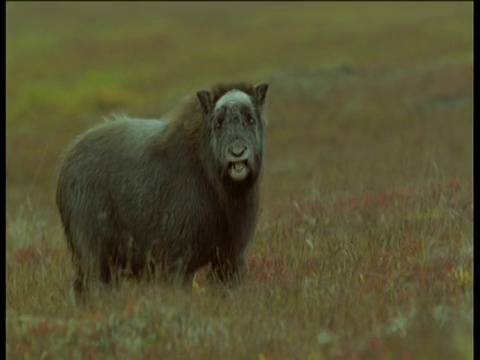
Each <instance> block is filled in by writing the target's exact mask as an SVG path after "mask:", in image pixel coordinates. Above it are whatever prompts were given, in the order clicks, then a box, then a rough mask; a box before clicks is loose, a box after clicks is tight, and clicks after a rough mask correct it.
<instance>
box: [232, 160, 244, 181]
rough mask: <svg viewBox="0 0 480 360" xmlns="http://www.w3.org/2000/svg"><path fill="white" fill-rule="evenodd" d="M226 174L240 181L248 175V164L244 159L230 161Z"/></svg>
mask: <svg viewBox="0 0 480 360" xmlns="http://www.w3.org/2000/svg"><path fill="white" fill-rule="evenodd" d="M228 175H230V177H231V178H232V180H233V181H242V180H243V179H245V178H246V177H247V175H248V166H247V162H246V161H238V162H231V163H230V164H229V168H228Z"/></svg>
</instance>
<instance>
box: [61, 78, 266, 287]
mask: <svg viewBox="0 0 480 360" xmlns="http://www.w3.org/2000/svg"><path fill="white" fill-rule="evenodd" d="M267 90H268V84H265V83H261V84H258V85H256V86H254V85H252V84H248V83H231V84H219V85H216V86H213V87H212V88H211V89H210V90H209V91H207V90H203V91H198V92H197V93H196V95H195V96H190V97H189V98H187V99H186V100H185V102H184V103H182V105H180V106H179V107H178V108H176V109H174V110H173V111H171V112H170V113H167V114H166V115H165V116H164V117H163V118H161V119H158V120H146V119H131V118H128V117H127V116H117V117H116V119H114V120H112V121H108V122H105V123H102V124H100V125H97V126H95V127H93V128H91V129H90V130H88V131H87V132H85V133H84V134H83V135H81V136H80V137H79V138H78V139H77V140H75V141H74V143H73V144H72V145H71V146H70V148H69V149H68V150H67V151H66V153H65V155H64V156H63V159H62V161H61V164H60V170H59V177H58V186H57V193H56V204H57V207H58V210H59V213H60V217H61V221H62V225H63V228H64V232H65V237H66V241H67V244H68V247H69V249H70V251H71V254H72V261H73V264H74V267H75V271H76V275H75V280H74V285H73V288H74V290H75V293H76V294H77V295H79V294H82V293H84V292H85V290H87V289H88V288H89V285H90V284H91V283H92V281H97V282H98V280H99V281H100V283H104V284H108V283H110V282H111V281H112V280H115V279H118V276H124V275H126V274H130V275H134V276H139V275H143V274H146V273H148V274H150V275H151V274H158V273H159V269H161V270H160V272H161V273H162V274H163V275H162V276H165V277H166V278H167V279H171V278H173V277H174V276H175V277H176V278H178V277H177V276H180V279H182V280H183V281H191V280H192V277H193V275H194V272H195V271H196V270H197V269H199V268H200V267H203V266H205V265H208V264H210V265H211V270H212V274H213V276H214V278H215V279H217V281H220V282H222V283H227V284H230V283H238V281H240V280H241V277H242V276H241V275H242V273H243V270H244V266H245V250H246V247H247V245H248V244H249V243H250V241H251V240H252V237H253V233H254V229H255V226H256V223H257V218H258V212H259V178H260V175H261V172H262V163H263V154H264V127H265V120H264V117H263V107H264V103H265V97H266V94H267Z"/></svg>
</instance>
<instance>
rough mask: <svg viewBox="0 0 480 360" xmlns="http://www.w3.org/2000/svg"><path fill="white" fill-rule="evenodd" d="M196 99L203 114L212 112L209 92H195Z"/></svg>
mask: <svg viewBox="0 0 480 360" xmlns="http://www.w3.org/2000/svg"><path fill="white" fill-rule="evenodd" d="M197 97H198V100H199V101H200V105H202V109H203V112H204V113H205V114H208V113H209V112H210V110H212V97H211V95H210V92H209V91H206V90H201V91H197Z"/></svg>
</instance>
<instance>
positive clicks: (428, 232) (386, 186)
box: [5, 2, 473, 360]
mask: <svg viewBox="0 0 480 360" xmlns="http://www.w3.org/2000/svg"><path fill="white" fill-rule="evenodd" d="M6 22H7V23H6V162H7V163H6V197H7V198H6V210H7V215H6V240H5V241H6V243H5V245H6V354H7V358H8V359H39V358H41V359H65V358H69V359H259V360H266V359H473V2H470V3H468V2H454V3H448V2H442V3H435V2H425V3H415V2H408V3H400V2H394V3H346V2H339V3H328V2H325V3H324V2H310V3H288V2H281V3H255V2H249V3H243V4H242V3H186V2H184V3H176V4H175V3H153V2H152V3H88V4H87V3H12V2H8V3H7V4H6ZM230 80H247V81H252V82H254V83H256V82H260V81H266V82H268V83H269V84H270V89H269V93H268V95H267V104H266V110H265V111H266V117H267V121H268V126H267V129H266V140H267V142H266V146H267V148H266V158H265V163H264V176H263V179H262V184H261V209H262V210H261V216H260V220H259V224H258V226H257V230H256V233H255V238H254V241H253V243H252V245H251V247H250V248H249V252H248V263H249V270H248V273H247V275H246V278H245V281H244V283H243V284H242V285H241V286H239V287H238V288H236V289H231V290H225V289H218V288H215V287H213V286H211V285H209V284H208V283H207V282H206V281H205V276H204V273H203V272H202V271H199V272H198V273H197V275H196V278H195V281H194V283H193V284H192V288H191V290H190V289H187V290H186V289H181V288H178V287H175V286H167V285H162V284H161V283H150V284H147V283H145V282H134V281H131V280H126V281H124V282H123V283H122V284H121V286H120V288H118V289H117V290H114V291H113V292H108V291H103V292H97V293H95V294H94V296H93V298H92V301H91V302H90V303H89V305H87V306H86V307H83V308H82V307H76V306H75V305H74V303H73V300H72V299H73V298H72V293H71V286H72V280H73V275H74V274H73V267H72V264H71V262H70V254H69V253H68V249H67V246H66V242H65V241H64V238H63V233H62V229H61V225H60V220H59V216H58V213H57V210H56V207H55V201H54V199H55V195H54V194H55V187H56V179H57V172H58V169H57V164H58V160H59V156H60V155H61V154H62V152H63V151H64V149H65V147H66V146H67V145H68V144H69V143H70V142H71V141H72V140H73V139H74V138H75V137H76V136H77V135H79V134H80V133H81V132H83V131H84V130H86V129H87V128H88V127H90V126H92V125H94V124H96V123H98V122H100V121H102V118H103V117H104V116H108V115H110V114H112V113H121V112H125V113H127V114H129V115H131V116H135V117H148V118H151V117H159V116H161V115H162V114H163V113H165V112H166V111H168V110H169V109H170V107H171V106H172V105H175V104H176V103H178V101H179V100H181V99H182V98H183V97H184V96H185V95H188V94H193V93H194V92H196V91H197V90H200V89H202V88H204V87H205V86H208V85H210V84H212V83H216V82H218V81H230Z"/></svg>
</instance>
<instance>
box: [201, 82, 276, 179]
mask: <svg viewBox="0 0 480 360" xmlns="http://www.w3.org/2000/svg"><path fill="white" fill-rule="evenodd" d="M267 90H268V84H264V83H263V84H258V85H256V86H252V85H245V84H238V85H219V86H217V87H216V88H214V89H213V90H212V91H199V92H197V97H198V100H199V101H200V104H201V107H202V110H203V112H204V121H205V125H206V126H207V133H208V137H209V151H210V154H211V156H212V159H213V163H214V164H213V167H214V171H215V173H216V175H217V176H218V177H219V178H220V181H221V182H222V183H224V184H225V185H228V186H230V187H232V186H233V187H238V186H247V187H249V186H252V185H253V184H254V183H255V182H256V180H257V178H258V175H259V173H260V169H261V165H262V159H263V145H264V136H263V129H264V126H265V123H264V119H263V115H262V112H263V105H264V103H265V97H266V94H267Z"/></svg>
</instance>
